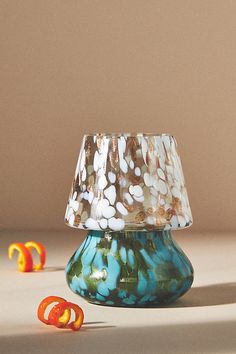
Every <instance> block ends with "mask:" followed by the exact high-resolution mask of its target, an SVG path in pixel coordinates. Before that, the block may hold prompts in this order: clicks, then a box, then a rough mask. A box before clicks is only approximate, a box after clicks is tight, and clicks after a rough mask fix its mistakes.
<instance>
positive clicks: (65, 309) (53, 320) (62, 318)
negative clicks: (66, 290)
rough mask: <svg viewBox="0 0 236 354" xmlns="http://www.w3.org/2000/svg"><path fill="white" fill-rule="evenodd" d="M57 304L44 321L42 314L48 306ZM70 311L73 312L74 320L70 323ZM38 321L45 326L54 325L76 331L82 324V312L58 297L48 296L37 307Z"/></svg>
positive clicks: (77, 307) (76, 306)
mask: <svg viewBox="0 0 236 354" xmlns="http://www.w3.org/2000/svg"><path fill="white" fill-rule="evenodd" d="M53 302H57V303H58V304H57V305H54V306H53V307H52V309H51V310H50V312H49V315H48V319H45V317H44V313H45V311H46V308H47V307H48V305H50V304H52V303H53ZM71 310H73V311H74V312H75V320H74V321H72V322H70V323H69V321H70V317H71ZM38 319H39V320H40V321H42V322H43V323H45V324H50V325H54V326H56V327H58V328H69V329H72V331H78V330H79V329H80V327H81V326H82V324H83V320H84V313H83V310H82V309H81V308H80V307H79V306H78V305H76V304H73V303H72V302H68V301H66V300H65V299H63V298H61V297H58V296H48V297H46V298H45V299H44V300H42V301H41V303H40V304H39V307H38Z"/></svg>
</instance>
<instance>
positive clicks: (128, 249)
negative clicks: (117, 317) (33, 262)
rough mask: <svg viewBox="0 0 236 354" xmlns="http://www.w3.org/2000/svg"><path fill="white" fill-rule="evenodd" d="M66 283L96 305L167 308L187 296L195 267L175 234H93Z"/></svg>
mask: <svg viewBox="0 0 236 354" xmlns="http://www.w3.org/2000/svg"><path fill="white" fill-rule="evenodd" d="M66 278H67V282H68V285H69V287H70V288H71V290H72V291H73V292H75V293H76V294H78V295H80V296H82V297H83V298H84V299H86V300H87V301H89V302H91V303H94V304H100V305H107V306H124V307H149V306H163V305H166V304H169V303H171V302H174V301H175V300H177V299H178V298H179V297H180V296H182V295H183V294H184V293H186V291H188V289H189V288H190V287H191V285H192V282H193V267H192V265H191V263H190V261H189V260H188V258H187V257H186V255H185V254H184V253H183V251H182V250H181V248H180V247H179V246H178V245H177V244H176V242H175V241H174V240H173V239H172V237H171V232H170V231H150V232H149V231H147V232H146V231H125V232H121V231H119V232H104V231H89V232H88V235H87V237H86V239H85V240H84V242H83V243H82V244H81V246H80V247H79V248H78V250H77V251H76V252H75V253H74V255H73V256H72V258H71V259H70V261H69V263H68V265H67V267H66Z"/></svg>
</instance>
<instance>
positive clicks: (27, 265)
mask: <svg viewBox="0 0 236 354" xmlns="http://www.w3.org/2000/svg"><path fill="white" fill-rule="evenodd" d="M32 249H35V250H36V251H37V252H38V254H39V263H38V264H34V263H33V258H32V254H31V251H32ZM15 250H16V251H18V252H19V256H18V261H17V263H18V270H19V271H20V272H32V271H37V270H41V269H43V267H44V264H45V261H46V250H45V247H44V246H43V245H42V244H41V243H39V242H34V241H28V242H26V243H12V244H11V245H10V246H9V248H8V257H9V258H10V259H11V258H12V256H13V254H14V251H15Z"/></svg>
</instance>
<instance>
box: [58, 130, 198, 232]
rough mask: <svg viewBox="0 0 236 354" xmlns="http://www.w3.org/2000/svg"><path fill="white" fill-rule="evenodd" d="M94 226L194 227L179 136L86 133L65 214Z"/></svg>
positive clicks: (69, 220) (84, 225)
mask: <svg viewBox="0 0 236 354" xmlns="http://www.w3.org/2000/svg"><path fill="white" fill-rule="evenodd" d="M65 220H66V223H67V224H68V225H69V226H72V227H78V228H82V229H91V230H113V231H119V230H123V229H126V230H168V229H177V228H184V227H187V226H190V225H191V224H192V214H191V210H190V207H189V201H188V196H187V191H186V187H185V182H184V176H183V172H182V167H181V162H180V158H179V155H178V152H177V146H176V141H175V138H174V137H173V136H171V135H166V134H163V135H150V134H94V135H85V136H84V139H83V143H82V147H81V151H80V155H79V159H78V163H77V167H76V171H75V177H74V180H73V184H72V189H71V193H70V196H69V201H68V206H67V209H66V215H65Z"/></svg>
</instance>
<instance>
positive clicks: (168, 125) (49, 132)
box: [0, 0, 236, 231]
mask: <svg viewBox="0 0 236 354" xmlns="http://www.w3.org/2000/svg"><path fill="white" fill-rule="evenodd" d="M235 14H236V1H234V0H232V1H230V0H226V1H223V0H221V1H219V0H215V1H208V0H198V1H183V0H178V1H175V0H172V1H168V0H163V1H160V0H159V1H157V0H153V1H152V0H149V1H143V0H128V1H127V0H119V1H114V0H97V1H95V0H84V1H82V0H77V1H75V0H70V1H63V0H57V1H56V0H50V1H46V0H41V1H33V0H11V1H9V0H1V2H0V36H1V38H0V46H1V48H0V62H1V63H0V70H1V72H0V90H1V94H0V99H1V102H0V120H1V127H0V146H1V155H0V158H1V161H0V167H1V173H0V199H1V211H0V225H1V229H3V230H4V229H18V230H19V229H29V230H31V229H51V230H52V229H54V230H59V229H61V230H62V229H63V228H65V226H64V222H63V218H64V211H65V206H66V202H67V197H68V193H69V189H70V184H71V180H72V176H73V174H74V169H75V163H76V160H77V155H78V152H79V149H80V144H81V139H82V136H83V134H84V133H86V132H104V131H106V132H110V131H111V132H117V131H122V132H124V131H126V132H129V131H132V132H133V131H139V132H153V133H162V132H168V133H171V134H173V135H175V136H176V138H177V141H178V143H179V149H180V153H181V157H182V163H183V167H184V172H185V177H186V181H187V187H188V192H189V198H190V202H191V206H192V211H193V216H194V227H193V229H192V230H193V231H210V230H217V231H223V230H224V231H232V230H234V229H235V228H236V217H235V204H236V203H235V201H236V188H235V182H236V164H235V152H236V139H235V133H236V20H235Z"/></svg>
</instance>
